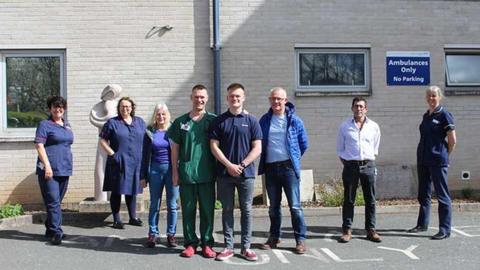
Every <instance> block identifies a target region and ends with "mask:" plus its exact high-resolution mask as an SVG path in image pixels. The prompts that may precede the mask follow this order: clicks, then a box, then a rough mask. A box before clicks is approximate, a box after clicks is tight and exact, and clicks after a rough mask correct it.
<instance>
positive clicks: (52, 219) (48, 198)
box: [38, 174, 69, 237]
mask: <svg viewBox="0 0 480 270" xmlns="http://www.w3.org/2000/svg"><path fill="white" fill-rule="evenodd" d="M68 179H69V177H68V176H53V177H52V178H51V179H49V180H45V176H44V175H43V174H42V175H38V184H39V186H40V190H41V192H42V197H43V203H44V205H45V208H46V210H47V219H46V220H45V228H46V231H45V236H48V237H52V236H54V235H57V234H59V235H63V230H62V200H63V197H64V196H65V193H66V192H67V187H68Z"/></svg>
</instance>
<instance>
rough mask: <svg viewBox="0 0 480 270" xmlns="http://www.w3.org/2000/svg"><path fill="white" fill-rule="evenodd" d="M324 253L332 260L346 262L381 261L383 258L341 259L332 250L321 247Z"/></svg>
mask: <svg viewBox="0 0 480 270" xmlns="http://www.w3.org/2000/svg"><path fill="white" fill-rule="evenodd" d="M321 250H322V251H323V252H324V253H325V254H327V256H328V257H330V258H331V259H332V260H334V261H335V262H338V263H346V262H383V258H372V259H347V260H344V259H341V258H340V257H338V256H337V255H336V254H335V253H333V251H331V250H330V249H328V248H322V249H321Z"/></svg>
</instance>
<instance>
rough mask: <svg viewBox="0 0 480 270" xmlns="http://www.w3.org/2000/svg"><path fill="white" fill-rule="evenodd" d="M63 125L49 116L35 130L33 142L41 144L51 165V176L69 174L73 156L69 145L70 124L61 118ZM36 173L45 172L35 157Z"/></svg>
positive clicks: (70, 140)
mask: <svg viewBox="0 0 480 270" xmlns="http://www.w3.org/2000/svg"><path fill="white" fill-rule="evenodd" d="M63 123H64V124H63V126H62V125H59V124H57V123H55V122H54V121H53V120H52V119H51V118H49V119H47V120H42V121H41V122H40V123H39V124H38V127H37V130H36V132H35V140H34V143H35V144H38V143H40V144H43V146H44V147H45V152H47V157H48V161H49V162H50V166H51V167H52V171H53V176H71V175H72V167H73V157H72V149H71V145H72V143H73V132H72V128H71V127H70V124H69V123H68V122H66V121H65V119H63ZM36 173H37V175H44V174H45V165H44V164H43V162H41V161H40V158H37V169H36Z"/></svg>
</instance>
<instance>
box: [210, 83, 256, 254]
mask: <svg viewBox="0 0 480 270" xmlns="http://www.w3.org/2000/svg"><path fill="white" fill-rule="evenodd" d="M227 90H228V94H227V101H228V110H227V111H226V112H225V113H223V114H221V115H220V116H218V117H217V118H216V119H215V120H214V121H213V122H212V124H211V126H210V148H211V150H212V153H213V155H214V156H215V158H216V159H217V160H218V163H217V176H218V179H217V195H218V198H219V199H220V201H221V203H222V207H223V211H222V224H223V235H224V239H225V249H224V250H223V251H222V252H220V253H218V254H217V257H216V259H217V260H220V261H223V260H226V259H228V258H230V257H232V256H233V254H234V253H233V223H234V222H233V221H234V219H233V208H234V198H235V188H237V190H238V198H239V201H240V210H241V219H240V220H241V227H242V229H241V234H242V237H241V239H242V243H241V246H242V249H241V253H240V255H241V256H242V257H243V258H245V259H247V260H249V261H256V260H257V255H256V254H255V252H253V251H252V250H251V249H250V238H251V235H252V215H251V209H252V201H253V184H254V180H255V164H254V163H253V161H254V160H255V159H256V158H257V157H258V156H259V155H260V153H261V151H262V131H261V128H260V124H259V123H258V121H257V119H256V118H255V117H254V116H252V115H250V114H248V113H247V112H246V111H244V110H243V103H244V101H245V88H244V87H243V85H241V84H239V83H233V84H231V85H230V86H228V88H227Z"/></svg>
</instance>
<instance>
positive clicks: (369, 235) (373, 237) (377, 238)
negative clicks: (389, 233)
mask: <svg viewBox="0 0 480 270" xmlns="http://www.w3.org/2000/svg"><path fill="white" fill-rule="evenodd" d="M367 239H368V240H370V241H372V242H375V243H380V242H382V238H380V235H378V233H377V232H376V231H375V230H373V229H370V230H368V232H367Z"/></svg>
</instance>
